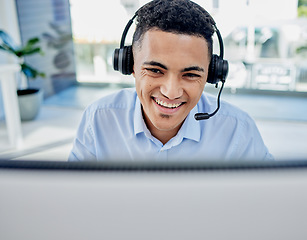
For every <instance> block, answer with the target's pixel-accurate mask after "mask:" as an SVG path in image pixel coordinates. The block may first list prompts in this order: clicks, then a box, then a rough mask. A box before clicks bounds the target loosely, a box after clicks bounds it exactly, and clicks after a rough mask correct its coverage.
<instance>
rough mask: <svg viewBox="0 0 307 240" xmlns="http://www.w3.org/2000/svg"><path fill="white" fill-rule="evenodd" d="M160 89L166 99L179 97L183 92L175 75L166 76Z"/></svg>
mask: <svg viewBox="0 0 307 240" xmlns="http://www.w3.org/2000/svg"><path fill="white" fill-rule="evenodd" d="M160 91H161V93H162V94H163V95H164V96H165V97H167V98H168V99H171V100H172V99H177V98H180V97H181V96H182V94H183V88H182V86H181V82H180V79H179V78H178V77H177V76H175V75H170V76H168V77H167V78H165V79H164V81H163V83H162V85H161V86H160Z"/></svg>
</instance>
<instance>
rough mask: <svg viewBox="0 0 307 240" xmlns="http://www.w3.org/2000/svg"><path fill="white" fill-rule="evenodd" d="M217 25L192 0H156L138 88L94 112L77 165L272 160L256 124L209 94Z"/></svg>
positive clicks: (78, 147) (83, 131) (82, 129)
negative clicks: (199, 116)
mask: <svg viewBox="0 0 307 240" xmlns="http://www.w3.org/2000/svg"><path fill="white" fill-rule="evenodd" d="M213 24H214V21H213V19H212V18H211V16H210V15H209V14H208V13H207V12H206V11H205V10H204V9H203V8H201V7H200V6H199V5H197V4H195V3H193V2H192V1H188V0H173V1H169V0H154V1H152V2H149V3H148V4H146V5H144V6H143V7H142V8H140V9H139V10H138V11H137V26H136V30H135V33H134V36H133V42H132V53H133V62H134V64H133V70H132V74H133V76H134V78H135V89H123V90H121V91H119V92H117V93H115V94H113V95H109V96H107V97H103V98H101V99H99V100H98V101H97V102H95V103H93V104H92V105H90V106H89V107H88V108H87V109H86V111H85V113H84V115H83V118H82V121H81V123H80V126H79V129H78V132H77V136H76V139H75V141H74V146H73V149H72V151H71V153H70V156H69V160H70V161H78V160H82V161H83V160H89V161H90V160H95V161H96V160H98V161H99V160H113V159H114V160H145V159H149V160H214V159H218V160H232V159H234V160H239V159H244V160H249V159H272V156H271V154H270V153H269V152H268V150H267V148H266V146H265V145H264V143H263V140H262V138H261V136H260V134H259V131H258V129H257V127H256V125H255V123H254V121H253V120H252V119H251V118H250V117H249V116H248V115H247V114H246V113H245V112H242V111H241V110H239V109H238V108H236V107H234V106H231V105H230V104H228V103H225V102H222V103H221V107H220V110H219V111H218V112H217V114H215V115H214V116H213V117H211V118H210V119H208V120H203V121H196V120H195V118H194V115H195V114H196V113H198V112H212V111H214V109H215V107H216V99H215V97H212V96H210V95H207V94H205V93H203V90H204V87H205V84H206V82H207V77H208V68H209V64H210V61H211V58H212V35H213V34H214V30H215V29H214V27H213Z"/></svg>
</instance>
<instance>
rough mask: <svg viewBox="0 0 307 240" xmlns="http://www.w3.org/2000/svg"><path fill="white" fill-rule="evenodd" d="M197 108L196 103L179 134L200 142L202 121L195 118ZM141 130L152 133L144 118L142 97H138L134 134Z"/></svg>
mask: <svg viewBox="0 0 307 240" xmlns="http://www.w3.org/2000/svg"><path fill="white" fill-rule="evenodd" d="M197 109H198V105H196V106H195V107H194V108H193V109H192V110H191V112H190V113H189V114H188V116H187V118H186V120H185V121H184V123H183V125H182V127H181V128H180V130H179V132H178V134H177V135H181V136H182V138H187V139H191V140H194V141H196V142H199V140H200V123H199V122H198V121H196V120H195V118H194V115H195V114H196V113H197ZM141 132H144V133H145V134H146V135H150V132H149V130H148V128H147V127H146V124H145V122H144V119H143V114H142V107H141V102H140V99H139V98H138V97H137V98H136V103H135V110H134V134H135V135H137V134H138V133H141Z"/></svg>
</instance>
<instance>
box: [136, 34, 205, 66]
mask: <svg viewBox="0 0 307 240" xmlns="http://www.w3.org/2000/svg"><path fill="white" fill-rule="evenodd" d="M141 41H142V42H141V45H139V46H137V47H136V49H135V50H134V55H135V56H134V57H136V58H138V57H142V58H152V59H147V60H156V61H158V60H162V59H159V58H163V60H164V61H175V60H178V61H179V60H181V62H182V61H192V62H195V63H203V62H208V61H209V50H208V43H207V41H206V39H204V38H203V37H199V36H195V35H187V34H177V33H172V32H164V31H162V30H158V29H151V30H148V31H147V32H146V33H145V34H144V36H143V38H142V40H141Z"/></svg>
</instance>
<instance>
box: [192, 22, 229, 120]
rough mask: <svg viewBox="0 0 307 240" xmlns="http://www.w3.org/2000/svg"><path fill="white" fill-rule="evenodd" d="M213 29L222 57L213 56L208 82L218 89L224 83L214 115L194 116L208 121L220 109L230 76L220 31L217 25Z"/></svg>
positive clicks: (198, 114) (199, 114) (197, 114)
mask: <svg viewBox="0 0 307 240" xmlns="http://www.w3.org/2000/svg"><path fill="white" fill-rule="evenodd" d="M213 27H214V28H215V32H216V34H217V37H218V40H219V45H220V56H217V55H216V54H213V55H212V59H211V62H210V64H209V71H208V78H207V82H208V83H212V84H215V87H216V88H217V87H218V82H219V81H221V82H222V86H221V89H220V91H219V94H218V97H217V108H216V109H215V111H214V112H213V113H196V114H195V115H194V118H195V119H196V120H197V121H199V120H206V119H209V118H211V117H213V116H214V115H215V114H216V113H217V112H218V110H219V109H220V97H221V93H222V91H223V88H224V84H225V80H226V77H227V74H228V61H227V60H224V59H223V55H224V45H223V40H222V36H221V33H220V31H219V30H218V29H217V27H216V25H215V24H214V25H213Z"/></svg>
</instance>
